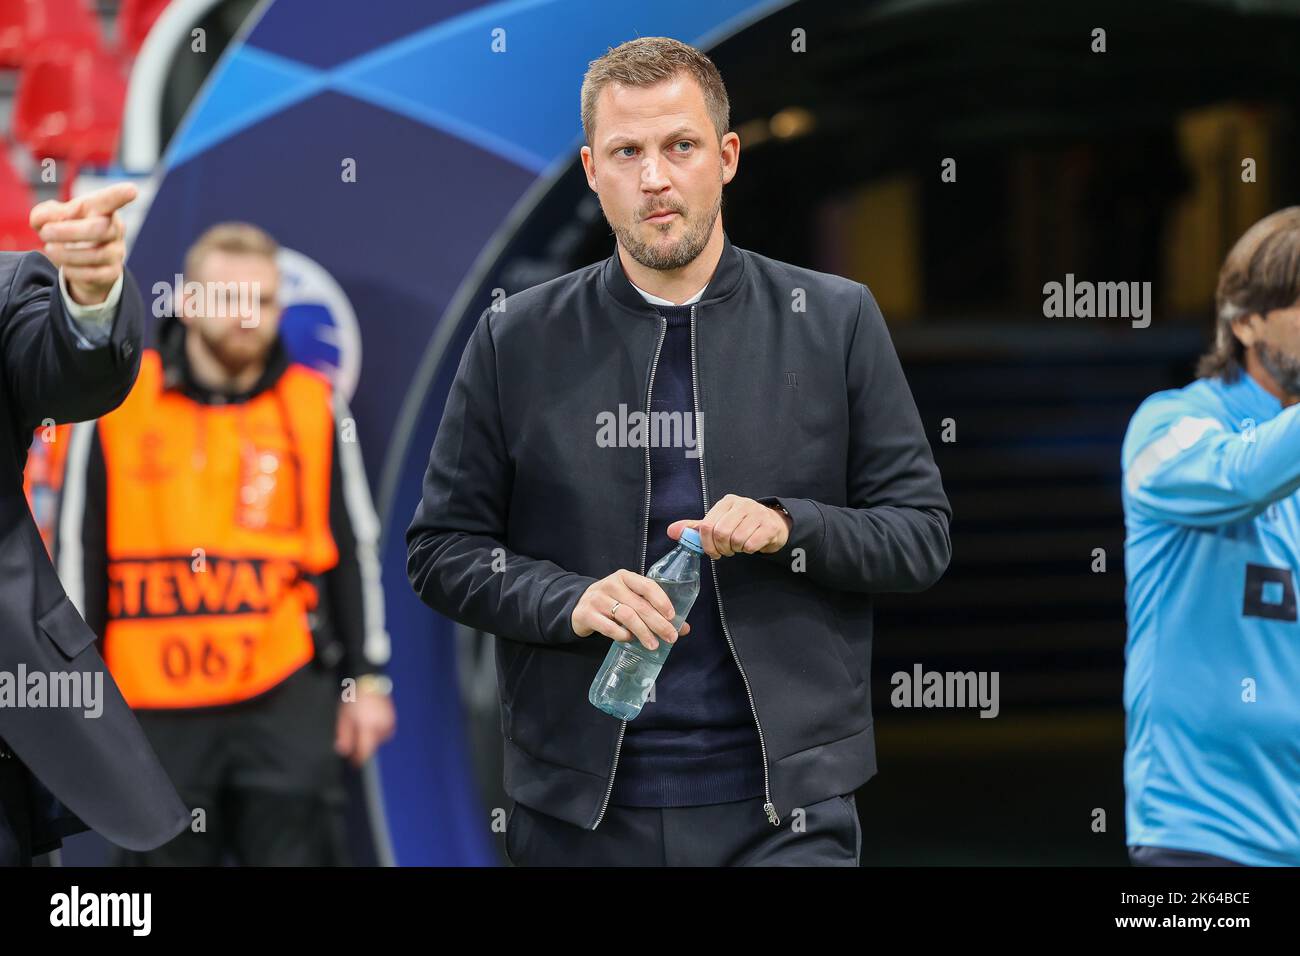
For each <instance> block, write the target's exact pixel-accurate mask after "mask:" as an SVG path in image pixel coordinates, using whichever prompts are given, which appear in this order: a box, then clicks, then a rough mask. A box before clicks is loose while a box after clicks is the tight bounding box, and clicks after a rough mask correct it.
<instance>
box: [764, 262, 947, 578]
mask: <svg viewBox="0 0 1300 956" xmlns="http://www.w3.org/2000/svg"><path fill="white" fill-rule="evenodd" d="M846 379H847V382H848V393H849V394H848V403H849V415H850V419H851V425H850V429H849V435H848V449H849V451H848V494H847V497H846V499H845V500H846V501H847V502H848V504H847V505H846V506H839V505H830V504H825V503H823V502H820V501H813V500H811V499H809V498H785V497H766V498H760V499H758V500H759V501H761V502H762V503H764V504H774V503H779V504H780V505H781V506H782V507H783V508H785V510H786V511H788V512H789V514H790V517H791V519H792V524H791V528H790V537H789V539H788V540H787V541H786V543H785V545H783V546H782V547H781V549H780V550H779V551H774V552H771V553H770V554H761V555H760V557H763V558H766V559H769V560H774V561H778V562H781V563H783V564H785V565H786V566H787V567H791V570H792V571H797V572H798V573H805V574H807V575H808V576H809V577H811V578H812V579H813V580H815V581H817V582H818V583H819V584H823V585H825V586H826V587H830V588H837V589H839V590H843V591H862V592H887V591H923V590H925V589H926V588H928V587H930V586H931V585H932V584H934V583H935V582H936V581H937V580H939V578H940V576H941V575H942V574H943V572H944V571H945V570H946V569H947V567H948V561H949V559H950V557H951V555H952V545H951V541H950V539H949V534H948V524H949V521H950V520H951V518H952V509H951V507H950V505H949V503H948V497H947V495H945V494H944V490H943V483H942V481H941V480H940V478H939V469H938V467H937V466H936V465H935V462H934V456H933V454H932V453H931V450H930V443H929V441H928V440H927V439H926V437H925V429H924V427H923V426H922V424H921V416H920V414H919V413H918V412H917V409H916V402H915V401H914V400H913V398H912V392H911V389H909V388H908V385H907V379H906V377H905V376H904V375H903V369H902V366H901V365H900V364H899V361H898V355H897V353H896V352H895V350H894V344H893V342H892V341H891V339H890V337H889V330H888V328H887V327H886V325H885V320H884V317H883V316H882V315H881V313H880V308H879V307H878V306H877V305H876V301H875V299H874V298H873V297H872V295H871V293H870V291H868V289H867V287H866V286H861V299H860V304H859V308H858V315H857V323H856V326H855V329H854V333H853V339H852V341H851V343H850V345H849V352H848V356H847V366H846ZM796 549H799V550H800V552H801V553H800V554H799V555H796V554H795V551H796ZM799 557H802V559H803V560H802V564H800V563H799V561H798V558H799Z"/></svg>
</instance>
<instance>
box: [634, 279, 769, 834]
mask: <svg viewBox="0 0 1300 956" xmlns="http://www.w3.org/2000/svg"><path fill="white" fill-rule="evenodd" d="M697 378H698V375H697V373H696V370H695V306H694V305H692V306H691V400H692V402H693V404H694V406H695V442H696V445H697V446H698V448H699V450H700V488H701V490H702V491H703V492H704V513H705V514H708V513H709V479H708V478H706V477H705V475H704V426H703V423H702V422H701V421H700V394H699V390H698V388H697ZM646 417H647V419H648V418H649V414H648V413H647V416H646ZM646 456H647V457H646V461H647V462H649V450H648V449H647V452H646ZM647 467H649V465H648V464H647ZM647 507H648V505H647ZM648 513H649V512H647V514H648ZM646 533H647V535H648V534H649V527H648V526H647V528H646ZM709 560H710V562H713V567H711V568H710V571H711V572H712V575H713V591H714V593H715V594H716V595H717V598H718V619H719V620H720V621H722V635H723V637H725V638H726V639H727V647H729V648H731V657H732V659H733V660H734V661H735V662H736V667H737V668H739V669H740V679H741V680H742V681H744V682H745V696H747V697H748V698H749V709H750V712H751V713H753V715H754V726H755V727H757V728H758V748H759V750H760V751H761V752H762V754H763V799H764V800H765V801H766V802H765V803H764V804H763V810H764V812H766V813H767V822H768V823H770V824H772V826H774V827H779V826H780V825H781V818H780V817H778V816H777V815H776V804H774V803H773V802H772V791H771V789H770V785H769V780H768V773H767V744H766V742H765V741H764V739H763V725H762V723H760V722H759V719H758V708H757V707H755V706H754V694H753V692H752V691H751V690H750V689H749V677H748V676H747V675H746V674H745V668H744V667H742V666H741V663H740V657H739V655H737V654H736V645H735V644H733V643H731V632H730V631H728V630H727V616H726V614H724V613H723V611H722V587H721V585H719V584H718V571H717V563H716V562H714V561H713V559H712V558H710V559H709Z"/></svg>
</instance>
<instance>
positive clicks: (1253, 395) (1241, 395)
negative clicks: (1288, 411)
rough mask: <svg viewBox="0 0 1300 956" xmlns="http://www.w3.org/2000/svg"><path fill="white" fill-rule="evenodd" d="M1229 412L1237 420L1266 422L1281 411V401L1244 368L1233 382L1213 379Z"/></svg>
mask: <svg viewBox="0 0 1300 956" xmlns="http://www.w3.org/2000/svg"><path fill="white" fill-rule="evenodd" d="M1213 381H1214V383H1215V384H1216V385H1217V387H1218V390H1219V394H1220V395H1221V396H1223V401H1224V404H1225V405H1226V406H1227V408H1228V412H1229V414H1231V415H1232V416H1233V418H1234V419H1236V420H1237V421H1239V422H1240V421H1243V420H1245V419H1247V418H1250V419H1254V420H1255V421H1256V422H1266V421H1268V420H1269V419H1271V418H1275V417H1276V416H1278V415H1279V414H1281V412H1282V403H1281V402H1280V401H1278V399H1277V397H1276V396H1275V395H1273V394H1272V393H1271V392H1269V391H1268V389H1266V388H1265V387H1264V386H1263V385H1260V384H1259V382H1257V381H1255V379H1254V378H1253V377H1251V374H1250V373H1249V372H1247V371H1246V370H1245V369H1244V368H1243V369H1242V370H1241V372H1240V373H1239V374H1238V375H1237V378H1236V380H1235V381H1233V382H1230V383H1229V382H1224V381H1223V380H1222V379H1218V378H1216V379H1214V380H1213Z"/></svg>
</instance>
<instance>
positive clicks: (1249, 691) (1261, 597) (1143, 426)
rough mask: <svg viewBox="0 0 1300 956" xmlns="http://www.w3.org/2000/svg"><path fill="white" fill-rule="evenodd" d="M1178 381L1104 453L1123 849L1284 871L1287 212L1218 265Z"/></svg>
mask: <svg viewBox="0 0 1300 956" xmlns="http://www.w3.org/2000/svg"><path fill="white" fill-rule="evenodd" d="M1216 305H1217V309H1218V319H1219V324H1218V330H1217V336H1216V343H1215V346H1214V348H1213V349H1212V350H1211V351H1210V352H1209V353H1207V354H1206V355H1205V356H1204V357H1203V358H1202V359H1201V363H1200V367H1199V369H1198V373H1197V374H1198V375H1199V376H1200V377H1199V378H1198V379H1197V380H1196V381H1195V382H1193V383H1191V384H1190V385H1188V386H1186V387H1184V388H1181V389H1171V390H1169V391H1163V392H1157V393H1156V394H1154V395H1152V396H1150V397H1149V398H1147V399H1146V401H1144V402H1143V403H1142V405H1141V406H1140V407H1139V408H1138V410H1137V412H1136V414H1134V416H1133V419H1132V421H1131V422H1130V423H1129V427H1128V432H1127V434H1126V435H1125V438H1124V446H1123V451H1122V457H1123V469H1124V483H1123V498H1124V514H1125V524H1126V529H1127V538H1126V541H1125V568H1126V571H1127V575H1128V589H1127V603H1128V645H1127V647H1126V649H1125V658H1126V662H1127V665H1126V670H1125V675H1124V707H1125V710H1126V712H1127V749H1126V751H1125V755H1124V782H1125V790H1126V795H1127V798H1126V822H1127V827H1128V831H1127V843H1128V846H1129V855H1130V857H1131V859H1132V860H1133V862H1134V863H1137V864H1152V865H1218V866H1221V865H1233V864H1244V865H1251V866H1293V865H1297V864H1300V622H1297V613H1296V571H1297V568H1298V567H1300V499H1298V497H1297V494H1296V490H1297V488H1300V406H1298V404H1297V403H1300V207H1290V208H1287V209H1283V210H1281V211H1279V212H1276V213H1273V214H1272V215H1270V216H1268V217H1266V218H1264V219H1262V220H1260V221H1259V222H1258V223H1256V224H1255V225H1254V226H1252V227H1251V228H1250V229H1249V230H1248V231H1247V232H1246V233H1245V235H1243V236H1242V237H1241V239H1240V240H1238V242H1237V244H1236V245H1235V246H1234V247H1233V248H1232V250H1231V251H1230V252H1229V254H1228V257H1227V259H1226V260H1225V262H1224V264H1223V268H1222V270H1221V271H1220V273H1219V283H1218V291H1217V294H1216Z"/></svg>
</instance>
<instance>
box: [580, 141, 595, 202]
mask: <svg viewBox="0 0 1300 956" xmlns="http://www.w3.org/2000/svg"><path fill="white" fill-rule="evenodd" d="M579 155H580V156H581V157H582V171H583V172H584V173H585V174H586V176H587V186H588V187H589V188H590V189H591V191H592V192H595V191H596V157H595V156H594V155H592V152H591V147H590V146H584V147H582V149H581V150H580V151H579Z"/></svg>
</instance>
